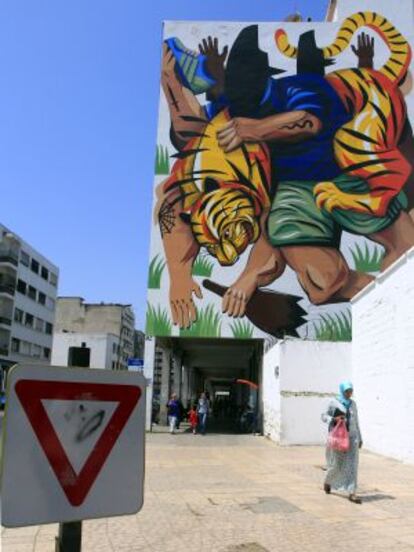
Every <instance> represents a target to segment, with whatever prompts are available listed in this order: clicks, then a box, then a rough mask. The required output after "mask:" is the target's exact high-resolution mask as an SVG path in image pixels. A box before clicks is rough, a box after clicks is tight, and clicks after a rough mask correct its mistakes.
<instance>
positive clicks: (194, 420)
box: [188, 404, 198, 435]
mask: <svg viewBox="0 0 414 552" xmlns="http://www.w3.org/2000/svg"><path fill="white" fill-rule="evenodd" d="M188 421H189V422H190V426H191V430H192V432H193V433H194V435H195V434H196V433H197V424H198V414H197V408H196V405H195V404H193V405H192V407H191V409H190V411H189V413H188Z"/></svg>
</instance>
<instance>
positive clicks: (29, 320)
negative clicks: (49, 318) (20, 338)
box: [24, 312, 34, 328]
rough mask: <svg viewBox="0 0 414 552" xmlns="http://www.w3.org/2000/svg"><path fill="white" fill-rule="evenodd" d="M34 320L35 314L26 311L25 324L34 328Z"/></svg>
mask: <svg viewBox="0 0 414 552" xmlns="http://www.w3.org/2000/svg"><path fill="white" fill-rule="evenodd" d="M33 322H34V316H33V314H29V313H28V312H26V316H25V319H24V325H25V326H28V327H29V328H33Z"/></svg>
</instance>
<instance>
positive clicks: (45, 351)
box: [43, 347, 50, 359]
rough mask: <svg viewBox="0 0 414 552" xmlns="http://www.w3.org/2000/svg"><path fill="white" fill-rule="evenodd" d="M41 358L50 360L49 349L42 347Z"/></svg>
mask: <svg viewBox="0 0 414 552" xmlns="http://www.w3.org/2000/svg"><path fill="white" fill-rule="evenodd" d="M43 357H44V358H47V359H50V349H49V347H43Z"/></svg>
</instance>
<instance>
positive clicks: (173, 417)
mask: <svg viewBox="0 0 414 552" xmlns="http://www.w3.org/2000/svg"><path fill="white" fill-rule="evenodd" d="M167 408H168V423H169V426H170V433H175V430H176V429H177V422H178V420H179V418H180V410H181V409H180V403H179V401H178V399H177V394H176V393H173V394H172V395H171V399H170V400H169V401H168V404H167Z"/></svg>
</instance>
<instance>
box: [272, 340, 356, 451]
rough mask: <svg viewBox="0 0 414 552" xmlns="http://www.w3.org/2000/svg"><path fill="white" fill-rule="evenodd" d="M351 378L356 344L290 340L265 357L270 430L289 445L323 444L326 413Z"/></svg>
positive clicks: (278, 345)
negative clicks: (324, 416) (326, 409)
mask: <svg viewBox="0 0 414 552" xmlns="http://www.w3.org/2000/svg"><path fill="white" fill-rule="evenodd" d="M350 376H351V344H350V343H332V342H318V341H303V340H296V339H292V340H286V341H282V342H280V343H278V344H276V345H275V346H274V347H273V348H272V349H270V351H268V352H267V353H265V355H264V359H263V387H264V390H263V422H264V424H263V425H264V433H265V435H267V436H269V437H270V438H271V439H273V440H275V441H279V442H280V443H281V444H283V445H313V444H315V445H317V444H323V443H324V442H325V437H326V427H325V426H324V424H323V423H322V422H321V413H322V412H323V410H324V409H325V407H326V404H327V402H328V401H329V399H330V398H331V397H332V396H334V395H335V394H337V392H338V385H339V383H340V382H341V381H342V380H344V379H349V378H350Z"/></svg>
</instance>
